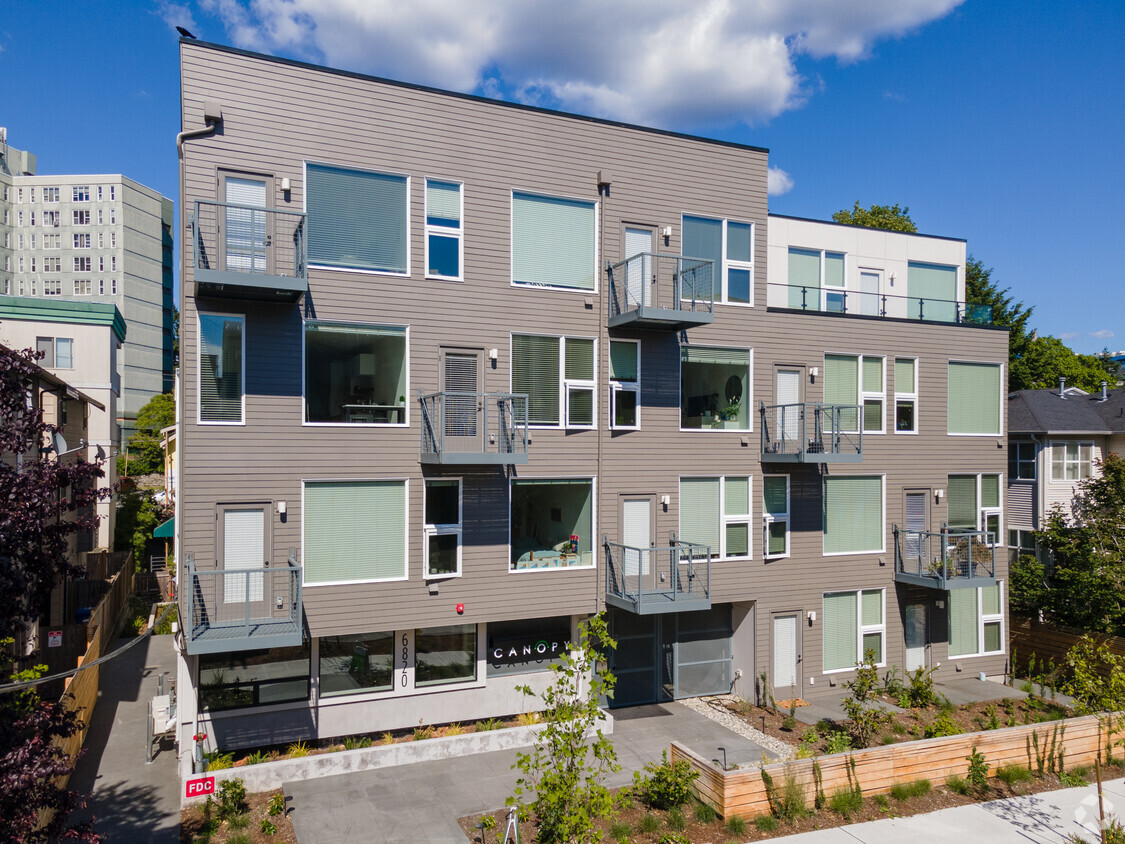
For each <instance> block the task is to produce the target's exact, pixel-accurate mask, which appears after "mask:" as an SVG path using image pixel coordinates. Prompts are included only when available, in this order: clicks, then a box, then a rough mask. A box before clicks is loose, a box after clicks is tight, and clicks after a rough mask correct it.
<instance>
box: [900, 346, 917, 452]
mask: <svg viewBox="0 0 1125 844" xmlns="http://www.w3.org/2000/svg"><path fill="white" fill-rule="evenodd" d="M895 432H896V433H899V434H916V433H918V358H895Z"/></svg>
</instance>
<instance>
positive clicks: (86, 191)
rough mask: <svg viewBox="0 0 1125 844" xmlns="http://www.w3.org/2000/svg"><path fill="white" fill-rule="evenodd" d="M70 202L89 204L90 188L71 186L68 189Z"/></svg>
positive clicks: (86, 186) (87, 186)
mask: <svg viewBox="0 0 1125 844" xmlns="http://www.w3.org/2000/svg"><path fill="white" fill-rule="evenodd" d="M70 197H71V202H89V201H90V186H89V185H73V186H72V187H71V188H70Z"/></svg>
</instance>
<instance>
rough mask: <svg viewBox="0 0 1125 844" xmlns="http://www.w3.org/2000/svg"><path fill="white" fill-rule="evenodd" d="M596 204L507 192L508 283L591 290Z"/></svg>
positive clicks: (595, 266)
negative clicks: (509, 228) (509, 212)
mask: <svg viewBox="0 0 1125 844" xmlns="http://www.w3.org/2000/svg"><path fill="white" fill-rule="evenodd" d="M596 208H597V203H594V202H587V201H584V200H579V199H563V198H560V197H551V196H537V195H535V194H530V193H518V192H513V193H512V283H513V284H526V285H533V286H537V287H562V288H574V289H578V290H593V289H594V287H595V279H596V277H597V246H596V241H595V230H596V225H597V212H596Z"/></svg>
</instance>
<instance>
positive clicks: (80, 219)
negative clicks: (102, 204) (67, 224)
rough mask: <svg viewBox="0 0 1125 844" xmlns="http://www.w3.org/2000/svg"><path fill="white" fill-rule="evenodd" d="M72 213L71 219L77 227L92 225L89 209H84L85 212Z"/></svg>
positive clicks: (76, 211)
mask: <svg viewBox="0 0 1125 844" xmlns="http://www.w3.org/2000/svg"><path fill="white" fill-rule="evenodd" d="M70 213H71V218H72V220H73V222H74V225H76V226H88V225H90V211H89V210H88V209H84V210H81V211H78V210H75V211H71V212H70Z"/></svg>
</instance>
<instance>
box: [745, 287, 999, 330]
mask: <svg viewBox="0 0 1125 844" xmlns="http://www.w3.org/2000/svg"><path fill="white" fill-rule="evenodd" d="M766 305H767V306H768V307H771V308H787V309H789V310H798V311H813V312H816V313H824V314H849V315H852V316H857V315H858V316H867V317H877V318H881V319H914V320H919V321H925V322H949V323H956V324H959V325H992V306H991V305H976V304H973V303H971V302H959V301H957V300H954V299H938V298H934V297H926V296H897V295H893V294H889V293H873V292H865V291H862V290H843V289H838V288H833V287H812V286H807V285H800V284H776V283H774V284H769V285H767V293H766Z"/></svg>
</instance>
